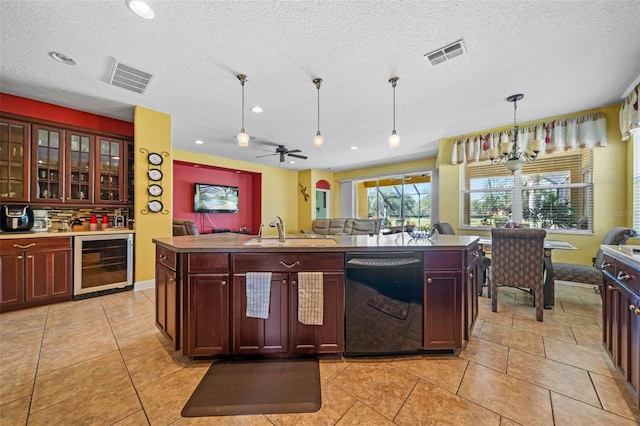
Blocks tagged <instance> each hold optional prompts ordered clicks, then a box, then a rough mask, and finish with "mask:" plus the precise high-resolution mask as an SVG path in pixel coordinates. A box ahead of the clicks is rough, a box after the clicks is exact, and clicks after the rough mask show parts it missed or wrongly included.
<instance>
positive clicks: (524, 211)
mask: <svg viewBox="0 0 640 426" xmlns="http://www.w3.org/2000/svg"><path fill="white" fill-rule="evenodd" d="M465 171H466V177H465V188H464V190H463V192H462V197H463V199H462V208H463V215H462V218H463V221H462V223H463V225H464V226H477V227H501V226H504V224H505V223H506V222H507V221H514V222H517V223H520V224H523V225H524V226H529V227H531V228H544V229H548V230H559V232H573V231H583V232H584V231H586V230H589V231H592V230H593V201H592V200H593V195H592V194H593V183H592V154H591V150H590V149H583V150H578V151H571V152H570V153H561V154H554V155H550V156H545V157H541V158H538V159H537V160H536V162H535V163H532V164H527V165H525V166H524V167H523V168H522V169H521V170H519V171H517V172H516V173H515V174H511V172H510V171H509V170H507V169H506V168H505V167H504V166H502V165H494V164H490V163H489V164H488V163H473V164H469V165H467V166H466V169H465Z"/></svg>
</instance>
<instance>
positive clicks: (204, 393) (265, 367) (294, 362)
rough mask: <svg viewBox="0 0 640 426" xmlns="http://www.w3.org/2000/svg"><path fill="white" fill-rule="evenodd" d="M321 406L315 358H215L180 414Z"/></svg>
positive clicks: (267, 411) (273, 411) (287, 410)
mask: <svg viewBox="0 0 640 426" xmlns="http://www.w3.org/2000/svg"><path fill="white" fill-rule="evenodd" d="M321 406H322V397H321V391H320V369H319V366H318V360H317V359H287V360H281V359H276V360H274V359H270V360H235V361H218V362H214V363H213V364H212V365H211V367H210V368H209V371H207V373H206V374H205V375H204V377H203V378H202V380H201V381H200V384H198V387H197V388H196V390H195V391H194V392H193V394H192V395H191V397H190V398H189V401H187V404H186V405H185V406H184V408H183V409H182V416H183V417H202V416H234V415H245V414H281V413H312V412H314V411H318V410H319V409H320V407H321Z"/></svg>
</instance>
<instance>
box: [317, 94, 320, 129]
mask: <svg viewBox="0 0 640 426" xmlns="http://www.w3.org/2000/svg"><path fill="white" fill-rule="evenodd" d="M317 87H318V133H320V86H319V85H318V86H317Z"/></svg>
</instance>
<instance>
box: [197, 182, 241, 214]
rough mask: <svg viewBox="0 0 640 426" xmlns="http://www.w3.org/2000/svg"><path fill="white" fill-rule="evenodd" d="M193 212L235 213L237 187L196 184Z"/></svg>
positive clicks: (236, 207) (236, 209) (236, 210)
mask: <svg viewBox="0 0 640 426" xmlns="http://www.w3.org/2000/svg"><path fill="white" fill-rule="evenodd" d="M193 211H194V212H198V213H207V212H209V213H237V212H238V187H236V186H226V185H209V184H206V183H196V184H195V188H194V194H193Z"/></svg>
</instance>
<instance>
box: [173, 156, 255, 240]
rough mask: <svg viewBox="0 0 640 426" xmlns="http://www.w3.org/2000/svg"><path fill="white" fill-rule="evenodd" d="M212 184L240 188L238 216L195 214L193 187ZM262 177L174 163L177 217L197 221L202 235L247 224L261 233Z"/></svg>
mask: <svg viewBox="0 0 640 426" xmlns="http://www.w3.org/2000/svg"><path fill="white" fill-rule="evenodd" d="M195 183H209V184H213V185H229V186H237V187H238V191H239V192H238V195H239V198H240V200H239V202H238V207H239V211H238V213H196V212H194V211H193V191H194V189H193V185H194V184H195ZM261 187H262V175H260V174H259V173H251V172H244V171H239V170H231V169H224V168H219V167H213V166H206V165H202V164H193V163H187V162H183V161H174V162H173V217H174V218H177V219H189V220H193V221H194V222H195V223H196V225H197V226H198V230H199V231H200V233H203V234H205V233H211V232H212V230H213V229H230V230H232V231H237V230H238V228H242V226H243V225H247V229H248V230H249V231H251V232H252V233H254V234H256V233H257V232H258V227H259V226H260V217H261V214H262V212H261V207H260V206H261Z"/></svg>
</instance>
